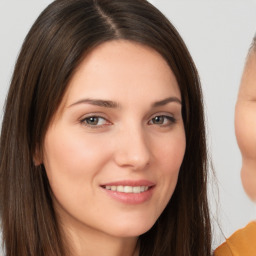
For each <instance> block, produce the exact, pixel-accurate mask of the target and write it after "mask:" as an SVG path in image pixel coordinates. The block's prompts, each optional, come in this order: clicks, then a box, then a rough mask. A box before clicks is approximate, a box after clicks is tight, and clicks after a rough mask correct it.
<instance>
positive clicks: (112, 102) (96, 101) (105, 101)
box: [69, 97, 182, 108]
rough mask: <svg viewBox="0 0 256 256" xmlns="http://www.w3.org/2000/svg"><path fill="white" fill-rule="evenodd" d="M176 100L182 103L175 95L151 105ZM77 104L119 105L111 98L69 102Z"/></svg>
mask: <svg viewBox="0 0 256 256" xmlns="http://www.w3.org/2000/svg"><path fill="white" fill-rule="evenodd" d="M171 102H176V103H179V104H182V102H181V100H180V99H179V98H177V97H169V98H166V99H163V100H160V101H156V102H154V103H153V104H152V107H161V106H164V105H166V104H168V103H171ZM78 104H91V105H94V106H99V107H104V108H118V107H119V106H120V105H119V104H118V103H117V102H115V101H111V100H101V99H81V100H79V101H76V102H75V103H73V104H71V105H70V106H69V107H72V106H75V105H78Z"/></svg>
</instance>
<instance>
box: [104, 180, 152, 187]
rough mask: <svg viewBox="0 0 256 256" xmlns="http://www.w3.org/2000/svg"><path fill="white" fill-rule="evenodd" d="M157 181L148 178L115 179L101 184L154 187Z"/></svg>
mask: <svg viewBox="0 0 256 256" xmlns="http://www.w3.org/2000/svg"><path fill="white" fill-rule="evenodd" d="M154 185H155V183H153V182H151V181H148V180H120V181H113V182H108V183H104V184H101V186H102V187H105V186H131V187H138V186H147V187H152V186H154Z"/></svg>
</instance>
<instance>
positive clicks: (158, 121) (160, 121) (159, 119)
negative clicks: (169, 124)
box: [152, 116, 165, 124]
mask: <svg viewBox="0 0 256 256" xmlns="http://www.w3.org/2000/svg"><path fill="white" fill-rule="evenodd" d="M164 121H165V117H164V116H156V117H154V118H153V119H152V123H153V124H163V123H164Z"/></svg>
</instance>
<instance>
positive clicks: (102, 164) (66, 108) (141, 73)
mask: <svg viewBox="0 0 256 256" xmlns="http://www.w3.org/2000/svg"><path fill="white" fill-rule="evenodd" d="M181 108H182V105H181V95H180V90H179V87H178V84H177V81H176V79H175V76H174V75H173V73H172V71H171V69H170V68H169V66H168V65H167V63H166V62H165V60H164V59H163V58H162V57H161V56H160V55H159V54H158V53H156V52H155V51H153V50H152V49H150V48H147V47H145V46H141V45H139V44H135V43H131V42H126V41H115V42H108V43H104V44H102V45H100V46H99V47H97V48H96V49H94V50H93V51H92V52H91V53H90V54H89V55H88V56H86V58H85V59H84V60H83V62H82V63H81V64H80V66H79V67H78V69H77V71H76V73H75V74H74V76H73V78H72V80H71V82H70V85H69V88H68V90H67V93H66V95H65V97H64V99H63V102H62V103H61V106H60V108H59V111H58V112H57V114H56V116H55V117H54V120H53V121H52V123H51V125H50V127H49V128H48V131H47V133H46V137H45V142H44V157H43V163H44V165H45V169H46V172H47V175H48V178H49V182H50V186H51V189H52V192H53V195H54V204H55V207H56V209H57V211H58V214H59V215H60V216H61V217H62V223H63V224H64V225H66V226H68V228H69V229H74V227H76V228H77V229H79V230H87V231H88V232H94V233H95V232H96V233H102V234H103V233H104V234H105V235H106V234H108V235H112V236H115V237H136V236H138V235H140V234H142V233H144V232H146V231H147V230H149V229H150V228H151V227H152V225H153V224H154V223H155V222H156V220H157V218H158V217H159V216H160V214H161V213H162V211H163V210H164V208H165V207H166V205H167V203H168V201H169V200H170V198H171V196H172V194H173V192H174V189H175V186H176V183H177V179H178V174H179V169H180V166H181V163H182V160H183V156H184V152H185V147H186V139H185V132H184V126H183V120H182V113H181ZM117 190H118V191H117ZM123 190H124V191H123Z"/></svg>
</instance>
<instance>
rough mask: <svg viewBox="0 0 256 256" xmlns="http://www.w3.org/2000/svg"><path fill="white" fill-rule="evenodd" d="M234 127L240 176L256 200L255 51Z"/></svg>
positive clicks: (251, 57) (247, 67) (244, 82)
mask: <svg viewBox="0 0 256 256" xmlns="http://www.w3.org/2000/svg"><path fill="white" fill-rule="evenodd" d="M235 129H236V137H237V142H238V145H239V148H240V151H241V154H242V163H243V164H242V170H241V178H242V183H243V186H244V189H245V191H246V193H247V194H248V196H249V197H250V198H251V199H252V200H253V201H254V202H256V53H255V51H254V50H253V49H252V50H251V52H250V53H249V56H248V59H247V62H246V65H245V68H244V72H243V76H242V80H241V85H240V89H239V94H238V99H237V104H236V111H235Z"/></svg>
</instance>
